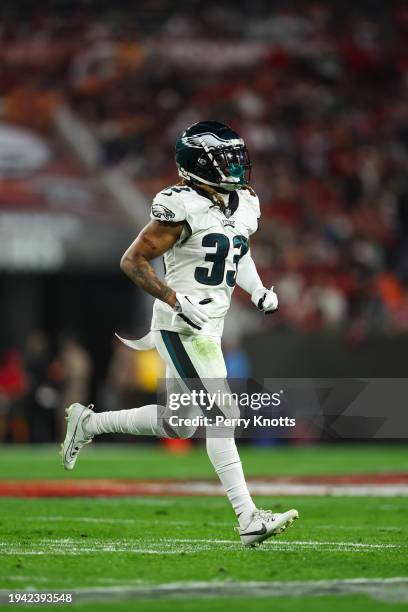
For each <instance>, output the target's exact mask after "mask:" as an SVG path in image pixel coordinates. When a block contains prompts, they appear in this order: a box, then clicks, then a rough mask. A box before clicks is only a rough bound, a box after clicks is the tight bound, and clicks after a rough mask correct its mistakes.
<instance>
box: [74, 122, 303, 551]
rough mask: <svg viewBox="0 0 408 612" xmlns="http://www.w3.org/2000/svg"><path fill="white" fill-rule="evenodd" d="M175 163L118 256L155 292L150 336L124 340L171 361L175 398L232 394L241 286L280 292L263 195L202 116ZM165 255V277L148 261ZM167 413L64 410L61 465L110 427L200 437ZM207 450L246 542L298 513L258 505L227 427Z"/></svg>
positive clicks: (223, 131)
mask: <svg viewBox="0 0 408 612" xmlns="http://www.w3.org/2000/svg"><path fill="white" fill-rule="evenodd" d="M175 159H176V164H177V168H178V172H179V175H180V177H181V181H180V182H179V183H177V184H176V185H174V186H172V187H167V188H166V189H163V191H160V193H158V194H157V195H156V196H155V198H154V200H153V204H152V208H151V220H150V222H149V223H148V224H147V225H146V226H145V227H144V228H143V229H142V231H141V232H140V234H139V235H138V236H137V238H136V239H135V241H134V242H133V243H132V244H131V245H130V247H129V248H128V249H127V251H126V252H125V254H124V255H123V257H122V260H121V269H122V270H123V272H124V273H125V274H126V275H127V276H128V277H129V278H130V279H131V280H132V281H133V282H134V283H135V284H136V285H138V286H139V287H141V288H142V289H144V290H145V291H147V293H149V294H150V295H152V296H154V297H155V298H156V300H155V303H154V307H153V317H152V323H151V328H150V332H149V334H148V335H147V336H145V337H144V338H142V339H141V340H139V341H125V342H126V343H127V344H128V345H129V346H131V347H132V348H135V349H138V350H143V349H149V348H152V347H155V348H156V349H157V351H158V352H159V354H160V355H161V357H162V358H163V359H164V361H165V363H166V366H167V369H166V377H167V379H168V381H167V382H168V384H167V392H168V394H169V393H174V392H177V391H178V392H180V393H182V392H183V391H185V390H186V389H188V390H189V391H190V392H191V391H192V389H193V388H194V389H198V388H203V389H206V390H208V389H209V388H210V387H212V388H211V391H212V392H213V391H214V390H223V391H225V390H226V389H228V387H227V383H226V376H227V372H226V367H225V363H224V359H223V355H222V350H221V335H222V331H223V324H224V317H225V315H226V314H227V312H228V309H229V306H230V302H231V296H232V293H233V291H234V287H235V285H236V284H238V285H239V286H240V287H242V289H244V290H245V291H246V292H248V293H249V295H250V296H251V300H252V302H253V304H254V305H255V306H256V307H257V308H258V309H259V310H260V311H261V312H263V313H271V312H274V311H275V310H276V309H277V308H278V298H277V295H276V293H275V292H274V291H273V288H271V289H266V288H265V287H264V286H263V284H262V281H261V279H260V277H259V275H258V273H257V270H256V267H255V263H254V261H253V259H252V257H251V252H250V249H249V238H250V236H251V235H252V234H253V233H254V232H255V231H256V230H257V226H258V219H259V216H260V209H259V200H258V197H257V195H256V194H255V192H254V190H253V189H252V187H251V186H250V183H249V179H250V171H251V163H250V159H249V154H248V151H247V148H246V146H245V143H244V141H243V139H242V138H241V137H240V136H239V135H238V134H237V133H236V132H235V131H234V130H232V129H231V128H229V127H228V126H226V125H224V124H222V123H218V122H216V121H201V122H199V123H196V124H194V125H192V126H190V127H189V128H188V129H186V130H185V131H184V132H183V134H182V135H181V136H180V138H179V139H178V140H177V142H176V153H175ZM160 256H164V265H165V280H164V281H163V280H161V279H160V278H159V277H158V275H157V274H156V272H155V270H154V269H153V267H152V265H151V263H150V262H151V261H152V260H153V259H155V258H156V257H160ZM219 409H220V410H221V411H222V413H223V414H224V415H228V416H231V415H236V414H237V407H236V406H234V405H229V406H220V407H219ZM192 412H193V409H192ZM165 414H166V407H163V406H158V405H149V406H142V407H141V408H134V409H131V410H121V411H112V412H102V413H95V412H94V411H93V410H92V409H91V407H85V406H82V405H81V404H73V405H72V406H70V407H69V408H68V409H67V434H66V438H65V441H64V443H63V445H62V457H63V465H64V467H65V468H66V469H68V470H72V469H73V467H74V466H75V462H76V460H77V457H78V453H79V451H80V450H81V448H82V447H83V446H84V445H85V444H89V443H90V442H91V441H92V438H93V437H94V436H95V435H99V434H103V433H112V432H119V433H130V434H134V435H144V436H146V435H153V436H158V437H168V436H174V435H179V436H183V437H187V436H191V435H193V433H194V429H192V430H190V429H189V428H182V427H180V428H179V429H178V430H177V428H175V429H174V428H171V427H170V426H169V424H168V420H167V419H166V418H163V416H164V415H165ZM206 447H207V453H208V457H209V459H210V461H211V463H212V464H213V466H214V469H215V471H216V473H217V474H218V476H219V478H220V481H221V484H222V486H223V488H224V491H225V493H226V495H227V496H228V499H229V501H230V502H231V505H232V507H233V509H234V511H235V513H236V515H237V517H238V523H239V527H238V532H239V535H240V538H241V541H242V543H243V544H244V545H245V546H256V545H259V544H260V543H261V542H262V541H263V540H265V539H266V538H268V537H270V536H272V535H276V534H278V533H280V532H282V531H283V530H284V529H285V528H286V527H287V526H288V525H289V524H291V523H292V522H293V520H294V519H296V518H298V512H297V511H296V510H289V511H287V512H284V513H280V514H279V513H273V512H271V511H264V510H260V509H258V508H256V506H255V504H254V502H253V500H252V498H251V496H250V494H249V491H248V488H247V485H246V482H245V478H244V474H243V470H242V465H241V461H240V458H239V455H238V451H237V448H236V445H235V440H234V433H233V431H231V430H230V429H226V430H225V431H224V433H223V434H222V435H221V437H220V433H219V432H218V434H217V435H211V432H209V431H208V430H207V436H206Z"/></svg>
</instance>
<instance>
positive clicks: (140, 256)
mask: <svg viewBox="0 0 408 612" xmlns="http://www.w3.org/2000/svg"><path fill="white" fill-rule="evenodd" d="M183 226H184V221H176V222H167V221H156V220H154V219H152V220H151V221H150V223H148V224H147V225H146V226H145V227H144V228H143V229H142V231H141V232H140V234H139V235H138V236H137V238H136V239H135V240H134V241H133V242H132V244H131V245H130V247H129V248H128V249H127V250H126V252H125V253H124V255H123V257H122V259H121V262H120V268H121V270H122V271H123V272H124V273H125V274H126V276H128V277H129V278H130V280H132V281H133V282H134V283H135V285H137V286H138V287H140V288H141V289H143V290H144V291H146V292H147V293H149V294H150V295H152V296H153V297H155V298H158V299H159V300H162V302H165V303H166V304H168V305H169V306H171V308H173V309H174V311H175V312H176V313H177V314H179V315H180V317H182V319H183V320H184V321H185V322H186V323H188V324H189V325H191V327H193V328H195V329H201V327H202V325H203V324H204V323H205V322H206V321H208V316H207V315H206V313H205V312H204V310H203V308H202V306H200V305H199V304H197V303H196V302H195V300H194V299H192V298H189V297H188V296H186V295H182V294H180V293H176V292H175V291H174V289H172V288H171V287H169V286H168V285H167V284H166V283H165V282H163V281H162V280H161V279H160V278H159V277H158V276H157V274H156V272H155V271H154V268H153V266H152V265H151V263H150V262H151V261H152V260H153V259H155V258H156V257H160V256H161V255H164V253H166V251H168V250H169V249H171V248H172V247H173V246H174V245H175V244H176V242H177V240H178V239H179V238H180V236H181V232H182V230H183Z"/></svg>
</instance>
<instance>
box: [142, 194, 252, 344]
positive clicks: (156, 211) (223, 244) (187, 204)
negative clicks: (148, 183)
mask: <svg viewBox="0 0 408 612" xmlns="http://www.w3.org/2000/svg"><path fill="white" fill-rule="evenodd" d="M223 199H224V201H225V203H226V206H227V209H226V210H225V211H222V210H221V209H220V208H219V207H218V206H214V205H213V201H212V200H211V198H210V197H209V196H208V195H207V194H206V192H204V191H196V190H194V189H192V188H191V187H188V186H179V185H175V186H173V187H168V188H166V189H164V190H163V191H160V192H159V193H158V194H157V195H156V196H155V198H154V200H153V203H152V209H151V218H152V219H155V220H159V221H173V222H177V221H184V222H185V224H184V228H183V231H182V234H181V237H180V239H179V240H178V242H177V243H176V244H175V245H174V246H173V248H171V249H170V250H169V251H167V252H166V253H165V254H164V267H165V280H166V283H167V284H168V285H169V286H170V287H171V288H172V289H174V291H176V292H178V293H182V294H184V295H188V296H192V297H195V298H196V299H197V300H198V301H201V300H211V301H208V302H207V303H204V305H203V308H205V311H206V312H207V314H208V315H209V317H210V319H209V321H208V323H206V324H205V325H204V326H203V328H202V329H201V330H196V329H193V328H192V327H191V326H190V325H189V324H188V323H185V322H184V321H183V319H182V318H181V317H180V316H178V315H177V314H175V313H174V311H173V310H172V308H171V307H170V306H169V305H168V304H165V303H164V302H162V301H161V300H156V301H155V303H154V307H153V318H152V325H151V329H152V330H170V331H177V332H180V333H186V334H192V333H193V334H202V335H206V336H221V334H222V330H223V326H224V317H225V315H226V313H227V311H228V308H229V306H230V302H231V296H232V292H233V291H234V287H235V280H236V274H237V267H238V264H239V260H240V259H241V257H244V256H245V255H246V254H247V253H248V250H249V248H248V240H249V237H250V236H251V234H253V233H254V232H255V231H256V230H257V227H258V218H259V216H260V209H259V200H258V197H257V196H256V195H252V194H251V193H250V191H249V190H247V189H243V190H238V191H233V192H231V193H230V194H226V195H225V196H223Z"/></svg>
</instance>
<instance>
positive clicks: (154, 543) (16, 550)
mask: <svg viewBox="0 0 408 612" xmlns="http://www.w3.org/2000/svg"><path fill="white" fill-rule="evenodd" d="M407 548H408V545H407V544H389V543H384V544H379V543H378V544H373V543H364V542H348V541H341V542H336V541H320V540H284V539H278V540H273V541H272V540H271V541H269V542H268V543H266V544H265V545H264V546H263V547H261V548H260V549H259V552H263V553H273V552H289V551H307V550H313V551H320V552H339V553H345V552H347V553H349V552H352V553H358V552H367V551H369V550H372V551H374V550H376V551H378V552H381V551H382V550H395V551H404V552H405V551H406V550H407ZM231 549H235V550H243V549H242V546H241V543H240V542H239V540H223V539H217V540H213V539H204V538H199V539H193V538H163V539H161V540H149V539H146V538H143V539H140V538H139V539H136V538H135V539H126V538H122V539H118V540H99V539H94V538H84V539H83V541H81V540H78V539H74V538H61V539H53V538H48V539H41V540H38V542H37V543H36V546H35V547H33V545H32V543H31V545H30V547H28V546H24V545H17V544H11V545H10V544H9V543H6V542H1V543H0V554H1V555H5V556H14V555H17V556H19V555H21V556H31V555H47V554H48V555H75V556H76V555H81V554H95V553H107V552H112V553H132V554H139V555H179V554H181V553H182V554H197V553H200V552H207V551H214V550H215V551H217V550H231Z"/></svg>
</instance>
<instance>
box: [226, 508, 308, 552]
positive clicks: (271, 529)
mask: <svg viewBox="0 0 408 612" xmlns="http://www.w3.org/2000/svg"><path fill="white" fill-rule="evenodd" d="M298 518H299V512H298V511H297V510H288V511H287V512H282V514H279V513H278V514H273V513H272V512H271V511H270V510H261V509H259V510H255V511H254V513H253V515H252V519H251V520H250V522H249V523H248V525H247V526H246V527H245V529H242V528H240V527H239V528H238V533H239V535H240V538H241V542H242V544H243V545H244V546H260V544H261V543H262V542H263V541H264V540H266V539H267V538H270V537H271V536H275V535H278V534H279V533H282V531H285V529H286V527H289V525H291V524H292V523H293V521H295V520H296V519H298Z"/></svg>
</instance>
